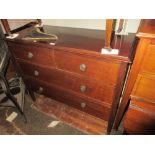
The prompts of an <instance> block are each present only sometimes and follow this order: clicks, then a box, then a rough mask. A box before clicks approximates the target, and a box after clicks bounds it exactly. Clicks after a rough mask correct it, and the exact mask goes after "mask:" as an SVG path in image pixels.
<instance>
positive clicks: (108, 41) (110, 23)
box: [104, 19, 113, 51]
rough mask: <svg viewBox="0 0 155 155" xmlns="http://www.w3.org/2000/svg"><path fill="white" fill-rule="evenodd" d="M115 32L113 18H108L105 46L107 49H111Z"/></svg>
mask: <svg viewBox="0 0 155 155" xmlns="http://www.w3.org/2000/svg"><path fill="white" fill-rule="evenodd" d="M112 32H113V19H106V35H105V46H104V48H106V49H107V50H109V51H110V50H111V40H112Z"/></svg>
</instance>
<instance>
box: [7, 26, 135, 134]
mask: <svg viewBox="0 0 155 155" xmlns="http://www.w3.org/2000/svg"><path fill="white" fill-rule="evenodd" d="M69 30H71V31H73V30H74V29H65V28H56V27H53V29H52V33H54V34H56V35H57V36H58V38H59V41H58V43H56V45H55V46H52V45H50V44H47V43H36V42H28V41H23V40H22V39H19V38H18V39H14V40H8V45H9V48H10V50H11V51H12V53H13V55H14V56H15V58H16V61H17V63H18V64H19V66H20V68H21V71H22V74H23V77H24V80H25V83H26V85H27V86H28V87H29V88H30V89H31V90H33V91H35V92H38V93H41V94H43V95H45V96H47V97H50V98H52V99H55V100H57V101H60V102H62V103H64V104H67V105H69V106H72V107H74V108H77V109H79V110H81V111H84V112H86V113H88V114H90V115H93V116H95V117H98V118H100V119H103V120H105V121H107V122H108V129H107V130H108V132H109V131H110V130H111V128H112V125H113V121H114V119H115V114H116V110H117V106H118V103H119V98H120V95H121V91H122V88H123V84H124V79H125V75H126V71H127V66H128V64H129V62H130V59H129V57H130V55H131V53H130V52H131V49H132V43H133V40H134V35H129V36H126V38H124V44H125V45H126V46H124V44H123V43H122V46H121V47H120V54H119V55H118V56H113V55H102V54H101V53H100V51H101V48H102V47H103V45H104V40H103V39H101V38H100V39H99V38H98V39H96V38H94V36H93V37H92V36H90V37H84V36H80V35H76V36H73V35H71V34H66V32H68V31H69ZM24 31H25V33H26V30H24ZM24 31H22V34H23V32H24ZM78 31H81V30H80V29H78ZM82 31H83V29H82ZM87 31H88V30H85V31H84V32H85V33H86V32H87ZM60 32H64V33H63V34H62V33H60ZM92 32H93V35H94V32H95V31H93V30H91V31H90V30H89V31H88V34H91V33H92ZM99 32H100V33H99ZM99 32H98V31H97V32H96V34H99V35H97V36H101V32H103V31H99ZM79 34H80V32H79ZM103 38H104V37H103ZM117 40H118V41H120V39H119V38H118V39H117Z"/></svg>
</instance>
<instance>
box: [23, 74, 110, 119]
mask: <svg viewBox="0 0 155 155" xmlns="http://www.w3.org/2000/svg"><path fill="white" fill-rule="evenodd" d="M24 79H25V82H26V84H27V85H28V86H29V87H30V88H31V89H32V90H33V91H35V92H38V93H40V92H39V88H40V87H41V88H43V91H42V92H41V94H43V95H46V96H48V97H51V98H52V99H55V100H57V101H59V102H62V103H65V104H67V105H69V106H71V107H74V108H77V109H79V110H81V111H84V112H87V113H89V114H92V115H94V116H96V117H99V118H101V119H104V120H106V121H107V120H108V118H109V114H110V106H109V105H108V104H106V103H104V104H103V102H100V101H96V100H92V99H91V98H89V97H83V96H80V95H78V94H77V93H75V92H73V91H69V90H67V89H64V88H61V87H60V86H57V85H54V84H48V83H45V82H43V81H39V80H37V79H33V78H31V77H28V76H25V78H24ZM83 104H85V106H82V105H83Z"/></svg>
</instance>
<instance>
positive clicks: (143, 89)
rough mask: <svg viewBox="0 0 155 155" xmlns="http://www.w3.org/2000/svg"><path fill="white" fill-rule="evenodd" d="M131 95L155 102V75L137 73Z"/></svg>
mask: <svg viewBox="0 0 155 155" xmlns="http://www.w3.org/2000/svg"><path fill="white" fill-rule="evenodd" d="M131 96H135V97H140V98H143V99H144V100H149V101H151V102H154V103H155V75H149V74H148V75H147V74H146V75H141V74H139V75H138V78H137V80H136V83H135V85H134V88H133V91H132V93H131Z"/></svg>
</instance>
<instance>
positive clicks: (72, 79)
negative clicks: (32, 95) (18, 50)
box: [19, 61, 115, 104]
mask: <svg viewBox="0 0 155 155" xmlns="http://www.w3.org/2000/svg"><path fill="white" fill-rule="evenodd" d="M19 63H20V66H21V68H22V72H23V74H25V75H29V76H31V77H33V78H35V79H39V80H42V81H45V82H48V83H54V84H56V85H59V86H61V87H64V88H65V89H70V90H72V91H76V92H77V93H80V94H81V95H84V96H85V95H86V96H90V97H92V98H95V99H97V100H101V101H104V102H107V103H110V104H112V101H113V96H114V90H115V87H112V86H107V85H106V84H105V83H104V82H102V83H101V82H100V81H96V80H93V79H90V78H87V77H85V76H81V75H77V74H72V73H69V72H67V73H66V72H64V71H62V70H57V69H54V68H47V67H41V66H37V65H30V64H27V63H23V62H21V61H20V62H19Z"/></svg>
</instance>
